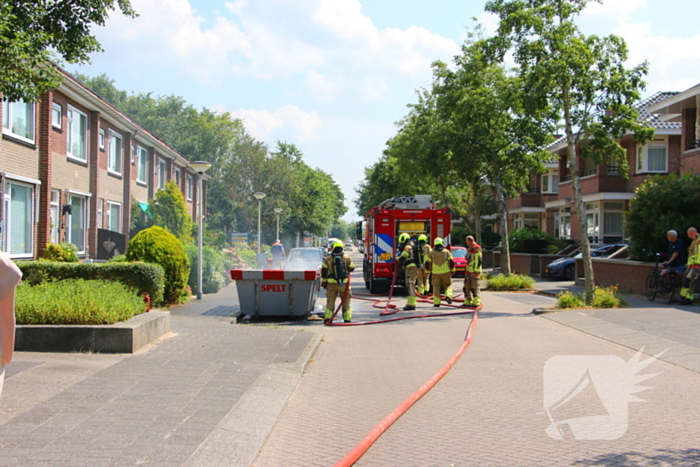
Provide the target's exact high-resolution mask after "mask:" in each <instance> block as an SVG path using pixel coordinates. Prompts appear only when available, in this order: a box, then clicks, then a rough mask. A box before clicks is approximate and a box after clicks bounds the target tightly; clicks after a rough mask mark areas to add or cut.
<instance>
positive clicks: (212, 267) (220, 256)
mask: <svg viewBox="0 0 700 467" xmlns="http://www.w3.org/2000/svg"><path fill="white" fill-rule="evenodd" d="M185 251H186V252H187V256H188V257H189V259H190V265H191V268H190V277H189V281H188V284H189V286H190V289H191V290H193V291H197V286H198V284H197V282H198V274H199V272H198V271H199V270H198V267H199V266H198V264H199V262H198V259H199V258H198V256H199V255H198V248H197V246H195V245H187V246H186V247H185ZM225 259H226V258H225V256H224V253H222V252H221V251H219V250H217V249H215V248H212V247H209V246H205V247H202V293H216V292H218V291H219V289H221V288H222V287H223V286H225V285H226V276H225V274H227V273H228V271H227V270H226V268H225V265H224V263H225Z"/></svg>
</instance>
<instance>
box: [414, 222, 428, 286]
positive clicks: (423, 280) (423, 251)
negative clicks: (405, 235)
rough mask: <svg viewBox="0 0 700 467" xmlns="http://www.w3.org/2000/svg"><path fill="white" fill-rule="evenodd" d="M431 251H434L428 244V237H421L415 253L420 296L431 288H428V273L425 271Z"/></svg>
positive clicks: (423, 235) (422, 235)
mask: <svg viewBox="0 0 700 467" xmlns="http://www.w3.org/2000/svg"><path fill="white" fill-rule="evenodd" d="M431 251H432V249H431V248H430V244H429V243H428V237H427V236H426V235H425V234H421V235H419V236H418V245H417V248H416V249H415V251H414V252H413V253H414V255H415V256H416V264H417V265H418V276H417V278H416V287H417V288H418V294H419V295H424V294H426V293H427V292H428V289H429V288H430V287H429V286H428V271H427V270H426V269H425V261H426V259H427V258H428V255H429V254H430V252H431Z"/></svg>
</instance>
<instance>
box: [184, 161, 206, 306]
mask: <svg viewBox="0 0 700 467" xmlns="http://www.w3.org/2000/svg"><path fill="white" fill-rule="evenodd" d="M189 167H190V168H191V169H192V170H194V171H195V172H197V173H198V174H199V180H198V182H199V185H198V188H197V204H198V205H199V207H198V208H197V237H198V238H197V300H201V299H202V218H203V217H204V216H203V215H202V176H203V175H204V172H206V171H207V170H209V167H211V164H210V163H209V162H204V161H194V162H190V164H189Z"/></svg>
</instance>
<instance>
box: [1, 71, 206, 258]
mask: <svg viewBox="0 0 700 467" xmlns="http://www.w3.org/2000/svg"><path fill="white" fill-rule="evenodd" d="M59 71H60V73H61V74H62V75H63V83H62V84H61V85H60V86H59V87H58V88H56V89H54V90H53V91H51V92H48V93H46V94H44V95H42V96H41V97H40V100H39V101H38V102H36V103H25V102H7V101H4V100H3V101H2V107H1V110H0V125H1V127H2V138H0V189H1V190H2V193H3V203H0V225H1V226H2V232H0V249H2V250H3V251H7V252H8V253H9V254H10V256H11V257H12V258H16V259H32V258H37V257H38V256H39V255H40V254H41V253H42V251H43V249H44V248H45V246H46V245H47V244H48V243H60V242H64V241H65V242H69V243H72V244H74V245H76V246H77V247H78V251H79V256H80V257H81V258H84V259H87V258H93V259H94V258H104V257H109V256H110V255H112V254H114V251H113V250H114V248H116V247H115V245H118V246H121V244H122V243H124V244H125V243H126V242H128V240H129V224H130V213H131V208H132V206H131V204H132V197H133V199H135V200H136V201H137V202H138V203H140V206H143V207H145V206H146V204H147V203H148V202H149V201H150V200H151V199H153V196H154V194H155V193H156V191H157V190H158V189H160V188H162V187H163V186H165V183H167V182H168V181H170V180H175V181H176V182H177V184H178V186H179V187H180V190H181V191H182V193H183V195H184V197H185V199H186V205H187V209H188V211H189V212H191V213H192V217H193V219H195V220H196V207H197V203H198V199H199V193H198V189H197V180H198V179H197V177H198V175H197V174H196V173H195V172H194V171H193V170H192V169H191V168H189V167H188V164H189V161H188V160H187V159H186V158H185V157H183V156H182V155H180V154H178V153H177V152H176V151H175V150H173V149H172V148H170V147H169V146H168V145H167V144H165V143H164V142H162V141H160V140H159V139H158V138H156V137H155V136H153V135H152V134H151V133H149V132H148V131H146V130H145V129H144V128H143V127H141V126H140V125H138V124H137V123H136V122H134V121H133V120H131V119H130V118H129V117H127V116H126V115H125V114H123V113H121V112H119V111H118V110H117V109H116V108H115V107H113V106H112V105H111V104H109V103H108V102H106V101H105V100H104V99H102V98H101V97H99V96H98V95H97V94H95V93H94V92H93V91H91V90H90V89H89V88H87V87H86V86H85V85H83V84H82V83H80V82H79V81H78V80H76V79H75V78H73V77H72V76H71V75H69V74H68V73H66V72H65V71H63V70H60V69H59ZM205 180H206V178H205ZM203 185H204V184H203ZM203 191H205V190H203ZM203 199H204V198H203ZM204 209H205V206H203V210H204ZM104 239H108V240H104ZM121 248H122V250H121V252H123V247H121ZM101 249H104V250H101ZM117 249H119V248H117ZM106 250H108V251H106Z"/></svg>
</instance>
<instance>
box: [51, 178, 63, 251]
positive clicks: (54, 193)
mask: <svg viewBox="0 0 700 467" xmlns="http://www.w3.org/2000/svg"><path fill="white" fill-rule="evenodd" d="M60 222H61V192H60V191H58V190H51V243H54V244H58V243H59V239H58V226H59V224H60Z"/></svg>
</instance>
